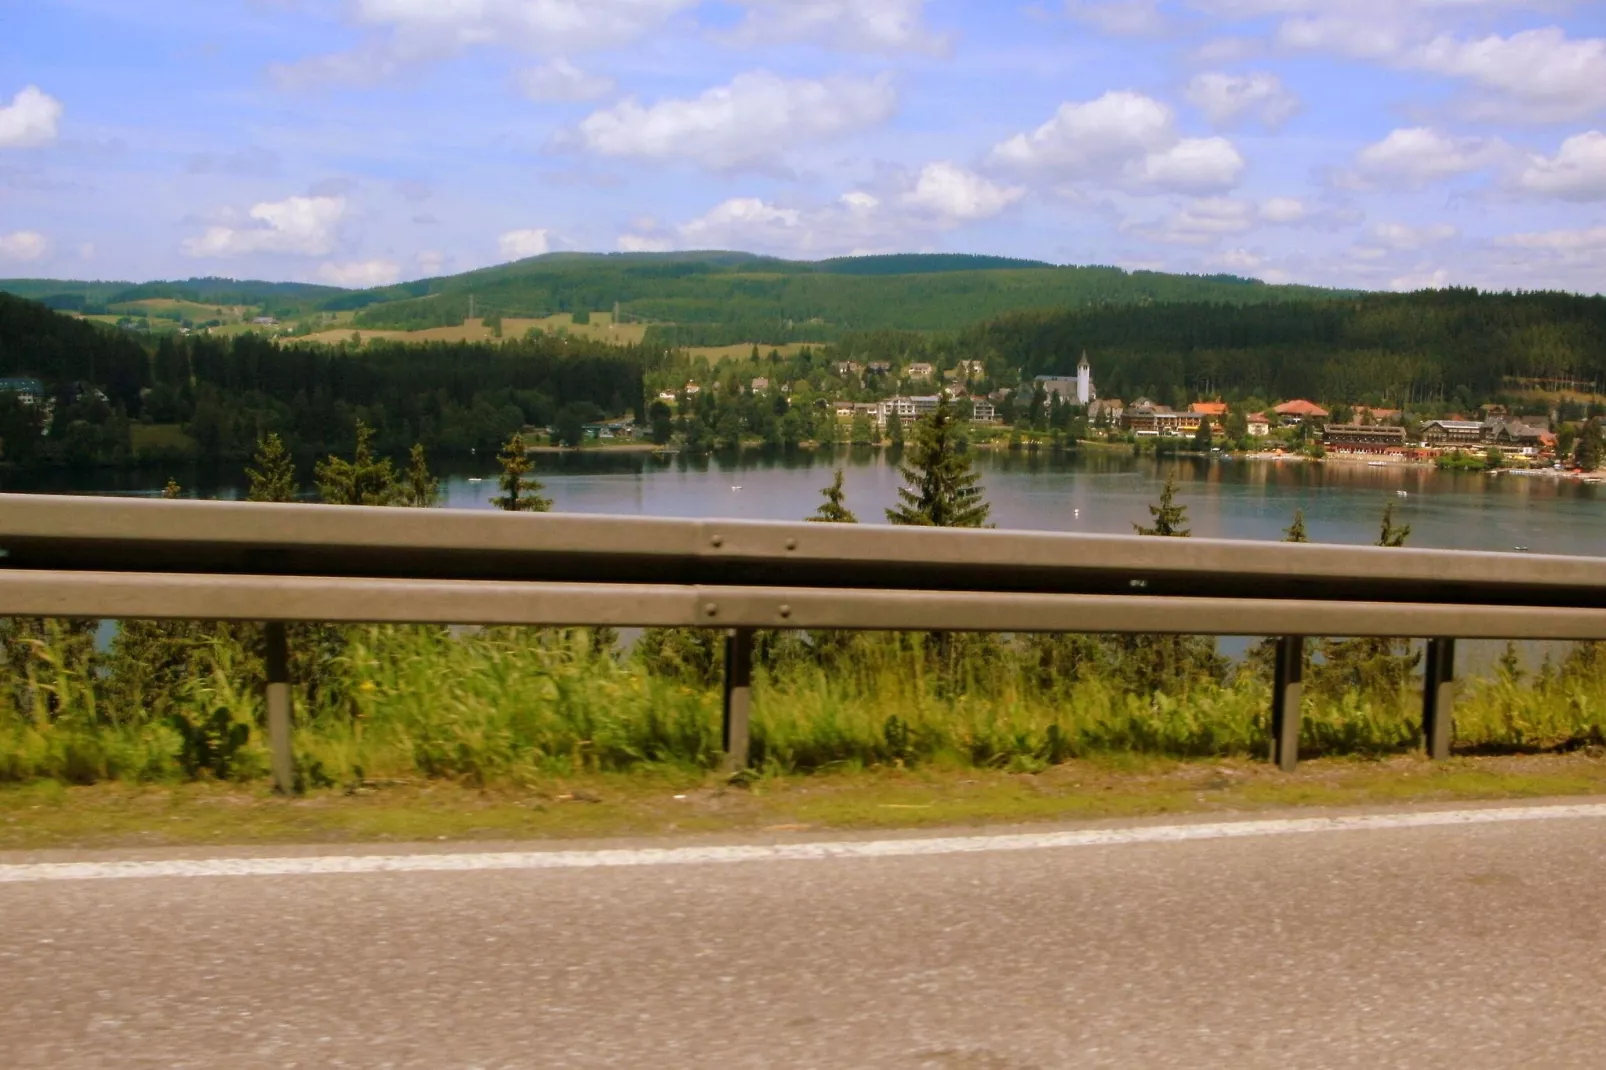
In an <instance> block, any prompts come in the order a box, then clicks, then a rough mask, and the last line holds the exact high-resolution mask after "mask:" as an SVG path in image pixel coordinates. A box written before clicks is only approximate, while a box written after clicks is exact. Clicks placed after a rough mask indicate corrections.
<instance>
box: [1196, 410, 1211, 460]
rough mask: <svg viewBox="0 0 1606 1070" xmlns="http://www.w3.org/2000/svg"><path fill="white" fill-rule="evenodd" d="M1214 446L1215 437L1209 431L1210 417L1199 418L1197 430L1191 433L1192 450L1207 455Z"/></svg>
mask: <svg viewBox="0 0 1606 1070" xmlns="http://www.w3.org/2000/svg"><path fill="white" fill-rule="evenodd" d="M1214 444H1215V435H1214V433H1213V432H1212V431H1211V429H1210V417H1208V416H1203V417H1200V419H1199V430H1197V431H1195V432H1194V433H1193V448H1194V449H1196V450H1198V451H1199V452H1200V453H1209V452H1210V448H1211V447H1212V446H1213V445H1214Z"/></svg>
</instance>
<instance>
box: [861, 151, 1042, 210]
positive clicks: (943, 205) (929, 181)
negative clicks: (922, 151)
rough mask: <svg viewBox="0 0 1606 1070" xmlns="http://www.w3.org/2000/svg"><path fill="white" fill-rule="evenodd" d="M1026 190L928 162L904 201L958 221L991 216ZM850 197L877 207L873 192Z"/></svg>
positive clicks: (948, 164) (943, 164)
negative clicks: (868, 199)
mask: <svg viewBox="0 0 1606 1070" xmlns="http://www.w3.org/2000/svg"><path fill="white" fill-rule="evenodd" d="M1025 193H1026V191H1025V189H1023V188H1021V187H1020V186H1000V185H997V184H996V183H993V182H989V181H988V180H987V179H985V178H982V177H981V176H980V175H978V174H975V173H974V172H971V171H967V170H965V169H964V168H962V167H959V166H957V165H955V164H952V163H947V162H941V163H929V164H927V165H926V166H925V167H924V168H922V169H921V171H920V176H919V178H918V179H916V181H915V184H914V188H913V189H911V190H909V191H908V192H907V193H905V194H904V196H903V203H904V204H906V205H908V206H909V207H911V208H914V209H918V210H921V211H925V212H929V213H931V214H932V215H934V216H936V217H938V218H939V219H942V220H947V221H952V222H956V223H959V222H970V221H973V220H977V219H989V218H991V217H993V216H995V215H997V214H998V213H999V212H1002V211H1003V210H1004V209H1005V208H1007V207H1009V206H1010V205H1011V204H1014V203H1015V202H1016V201H1018V200H1020V199H1021V197H1022V196H1024V195H1025ZM847 196H848V197H849V198H853V197H855V196H857V197H858V198H860V203H861V204H862V205H863V206H865V207H874V206H875V203H873V202H875V198H874V197H872V196H871V195H870V194H867V193H859V194H852V193H850V194H848V195H847ZM867 197H868V198H870V201H869V202H864V201H863V200H862V199H863V198H867ZM850 203H852V202H850Z"/></svg>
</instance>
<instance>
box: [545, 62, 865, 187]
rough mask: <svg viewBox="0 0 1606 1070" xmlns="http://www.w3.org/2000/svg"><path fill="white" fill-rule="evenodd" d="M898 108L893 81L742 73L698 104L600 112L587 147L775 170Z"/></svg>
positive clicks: (583, 139) (587, 123)
mask: <svg viewBox="0 0 1606 1070" xmlns="http://www.w3.org/2000/svg"><path fill="white" fill-rule="evenodd" d="M896 106H897V93H896V91H895V90H894V89H893V87H892V82H891V80H890V79H889V78H887V77H886V76H882V77H878V78H873V79H866V78H853V77H838V78H827V79H824V80H821V81H814V80H810V79H804V78H782V77H779V76H778V75H774V74H771V73H769V72H768V71H753V72H749V73H747V74H739V75H737V76H736V77H735V78H734V79H732V81H731V83H730V84H729V85H724V86H717V87H715V88H713V89H710V90H708V91H706V92H704V93H703V94H701V95H700V96H698V97H696V98H694V99H691V100H675V99H671V100H663V101H659V102H658V103H656V104H653V105H651V106H643V105H642V104H640V103H639V102H638V101H636V100H635V99H634V98H631V99H629V100H625V101H622V102H620V103H619V104H616V105H614V106H613V107H611V108H605V109H603V110H601V111H597V112H593V113H592V114H591V115H589V116H587V117H586V118H585V119H584V120H583V121H582V122H581V123H580V126H579V130H578V132H577V135H578V139H579V141H580V143H581V144H582V145H583V146H584V147H585V148H587V149H589V150H590V151H592V152H595V153H598V154H600V155H604V156H640V157H646V158H649V159H660V160H664V159H676V158H680V159H689V160H693V161H695V162H697V163H699V164H702V165H703V166H705V167H711V168H714V169H716V170H734V169H738V168H758V169H774V168H775V166H776V165H777V163H778V162H779V161H780V160H781V158H783V157H784V156H785V155H787V153H788V151H789V150H790V149H792V148H793V147H795V146H797V145H800V144H803V143H805V142H810V141H823V140H828V139H830V138H832V137H836V136H839V135H842V134H848V133H852V132H854V131H856V130H862V129H865V128H866V127H871V126H875V125H877V124H879V123H881V122H884V121H885V120H886V119H888V118H889V117H890V116H891V115H892V113H893V111H894V109H895V108H896Z"/></svg>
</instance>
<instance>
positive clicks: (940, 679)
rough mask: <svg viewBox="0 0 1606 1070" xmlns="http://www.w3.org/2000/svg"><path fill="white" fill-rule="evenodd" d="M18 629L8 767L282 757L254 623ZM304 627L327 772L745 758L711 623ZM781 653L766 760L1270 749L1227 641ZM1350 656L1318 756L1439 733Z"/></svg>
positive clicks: (1531, 740) (1555, 743)
mask: <svg viewBox="0 0 1606 1070" xmlns="http://www.w3.org/2000/svg"><path fill="white" fill-rule="evenodd" d="M0 628H3V631H0V641H3V642H0V649H3V652H4V655H5V656H4V663H3V664H0V781H24V780H32V779H37V778H50V779H56V780H61V781H65V782H70V783H90V782H94V781H100V780H127V781H162V780H178V779H183V778H187V777H197V776H227V777H229V778H232V779H239V780H252V779H256V778H260V777H263V776H265V775H266V772H267V765H268V763H267V758H266V752H265V749H264V742H265V741H264V740H263V738H262V733H261V731H260V727H259V726H260V725H261V723H262V716H263V710H262V706H261V699H260V695H261V679H262V667H261V660H260V653H259V641H260V640H259V637H258V636H257V635H256V634H255V632H254V630H253V629H250V628H242V627H224V626H202V625H129V626H127V627H125V629H124V634H123V636H121V637H120V638H119V640H118V644H117V645H116V646H114V648H113V649H112V650H111V651H110V652H100V653H97V652H96V651H95V650H94V648H93V644H92V643H91V642H88V641H87V640H86V635H87V633H86V631H85V629H84V628H83V627H81V626H73V625H68V624H54V623H50V622H16V621H12V622H0ZM292 642H293V643H294V644H295V670H296V673H297V676H298V679H299V681H300V682H299V683H298V685H297V693H296V716H297V728H296V747H297V751H298V765H299V767H300V769H301V771H302V773H303V775H304V777H305V778H306V780H307V782H308V783H311V784H342V783H349V782H352V781H354V780H359V779H365V778H367V779H372V778H408V779H417V778H449V779H452V780H457V781H462V782H466V783H471V784H485V785H492V784H523V783H531V782H535V781H539V780H541V779H542V778H547V777H551V776H554V775H567V774H574V773H579V772H587V771H624V770H634V769H642V768H649V767H676V768H680V769H693V770H700V769H712V768H714V767H715V766H716V765H717V763H718V760H719V757H720V755H719V738H720V695H719V687H718V680H717V673H718V659H717V656H716V655H715V654H714V653H713V651H714V649H715V648H714V645H713V644H712V643H710V642H709V641H708V640H707V637H706V636H697V635H693V634H689V633H675V632H666V633H653V634H649V636H647V637H645V638H644V639H643V640H642V641H641V642H640V643H638V644H637V645H636V649H635V650H634V652H633V653H630V654H621V653H619V652H617V651H615V650H613V649H612V648H611V647H610V646H608V645H607V644H605V643H600V644H599V643H598V642H596V641H595V639H594V637H593V636H592V635H591V634H589V633H587V632H584V631H580V630H531V629H487V630H483V631H472V632H467V633H462V632H455V631H452V630H448V629H443V628H427V627H393V626H371V627H345V628H330V627H324V626H307V627H304V628H301V629H297V630H296V631H295V632H294V634H293V636H292ZM1189 644H1192V645H1189ZM758 662H759V664H758V668H757V671H756V678H755V686H754V702H753V755H754V760H755V763H756V765H757V766H758V767H759V769H760V770H761V771H772V772H809V771H814V770H823V769H830V768H855V767H867V766H876V765H904V766H916V765H921V764H926V763H941V764H948V765H970V766H986V767H998V768H1011V769H1018V770H1028V771H1030V770H1037V769H1041V768H1044V767H1046V766H1048V765H1051V764H1054V763H1057V762H1062V761H1065V760H1067V759H1071V758H1076V757H1086V756H1091V755H1098V754H1105V753H1112V752H1139V753H1145V754H1156V755H1172V756H1179V757H1193V756H1231V755H1258V754H1261V753H1263V752H1264V750H1265V748H1266V739H1267V733H1268V706H1269V702H1270V687H1269V683H1268V681H1267V680H1266V678H1265V675H1264V671H1263V668H1264V666H1263V664H1262V663H1260V662H1258V661H1257V660H1256V659H1255V658H1253V657H1251V658H1248V659H1245V661H1244V662H1242V663H1240V664H1237V665H1232V664H1229V663H1227V662H1226V661H1225V659H1221V658H1219V657H1216V655H1215V654H1214V649H1213V645H1212V644H1209V643H1208V641H1194V640H1166V639H1160V640H1152V641H1136V640H1132V639H1098V638H1087V637H1078V638H1053V637H1035V636H1015V637H997V636H950V637H947V638H946V639H943V640H940V641H933V640H932V638H931V637H928V636H923V635H905V634H898V635H857V636H844V635H803V634H798V633H769V634H765V635H762V636H761V637H760V644H759V650H758ZM1324 679H1327V680H1328V681H1329V682H1328V683H1325V684H1322V683H1320V681H1322V680H1324ZM1338 679H1339V677H1338V674H1329V676H1328V677H1323V676H1322V674H1319V673H1318V674H1313V680H1315V681H1317V682H1318V683H1317V685H1316V686H1313V687H1312V688H1311V690H1310V691H1309V692H1308V693H1307V700H1306V704H1305V720H1304V729H1303V733H1302V746H1303V750H1304V752H1305V753H1306V754H1307V755H1309V754H1317V753H1320V754H1387V753H1391V752H1397V751H1401V750H1405V749H1408V748H1410V747H1413V746H1416V745H1417V743H1418V734H1419V731H1420V699H1419V697H1418V694H1417V693H1416V692H1415V691H1414V690H1413V689H1412V686H1411V685H1412V684H1413V681H1411V680H1405V681H1404V684H1405V686H1399V687H1394V686H1392V685H1391V686H1390V687H1389V688H1386V689H1384V690H1383V691H1382V692H1381V693H1379V691H1378V689H1377V687H1375V686H1372V687H1368V688H1365V689H1358V688H1354V687H1348V686H1339V684H1337V683H1334V682H1332V681H1334V680H1338ZM236 725H239V726H244V728H243V729H242V730H238V731H236V730H235V729H233V726H236ZM241 736H243V740H242V739H241V738H240V737H241ZM1456 736H1457V745H1458V747H1460V748H1463V749H1473V750H1478V749H1482V750H1500V749H1545V748H1557V747H1568V746H1574V745H1578V744H1581V743H1585V742H1600V741H1602V740H1603V739H1606V659H1603V657H1602V655H1601V654H1600V652H1599V650H1598V649H1597V648H1596V647H1593V646H1579V647H1578V648H1576V649H1575V650H1574V652H1573V653H1572V654H1571V655H1570V656H1569V657H1568V658H1567V659H1565V661H1564V662H1563V663H1562V664H1560V665H1556V666H1552V665H1549V664H1548V663H1547V664H1546V665H1545V666H1544V667H1542V668H1541V669H1540V670H1539V671H1537V672H1524V671H1523V670H1522V668H1521V667H1520V666H1519V665H1518V664H1517V662H1516V661H1515V659H1514V658H1508V659H1506V660H1505V661H1503V662H1502V664H1501V666H1500V667H1499V668H1498V669H1497V670H1496V671H1495V672H1494V673H1493V674H1492V675H1490V676H1488V677H1487V678H1481V679H1474V680H1468V681H1464V682H1463V684H1462V687H1461V690H1460V695H1459V697H1458V701H1457V706H1456Z"/></svg>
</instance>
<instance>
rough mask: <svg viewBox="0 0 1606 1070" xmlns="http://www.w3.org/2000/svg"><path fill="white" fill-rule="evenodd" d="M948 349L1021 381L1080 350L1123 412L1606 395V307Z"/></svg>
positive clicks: (1104, 328) (1136, 333)
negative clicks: (1599, 388) (1553, 390)
mask: <svg viewBox="0 0 1606 1070" xmlns="http://www.w3.org/2000/svg"><path fill="white" fill-rule="evenodd" d="M956 348H957V349H959V350H961V351H971V352H976V353H980V354H984V355H986V356H988V357H991V358H993V360H995V361H996V362H998V363H999V364H1001V365H1002V366H1006V367H1010V368H1021V369H1024V371H1025V374H1026V375H1027V376H1031V375H1039V374H1046V373H1050V372H1066V371H1069V370H1070V369H1071V368H1072V367H1074V365H1075V363H1076V360H1077V357H1078V355H1079V354H1080V353H1081V352H1082V351H1084V350H1086V351H1087V352H1088V354H1089V355H1090V356H1091V357H1092V359H1093V364H1094V371H1095V377H1096V379H1097V382H1098V385H1099V390H1100V393H1101V394H1103V395H1104V396H1106V397H1121V398H1124V399H1126V400H1129V401H1130V400H1132V399H1134V398H1136V397H1137V396H1139V395H1146V396H1148V397H1150V398H1152V399H1154V400H1156V401H1161V402H1172V401H1178V400H1187V399H1191V398H1194V397H1198V396H1201V395H1205V394H1221V395H1223V396H1226V397H1229V398H1232V397H1249V396H1254V397H1260V398H1290V397H1308V398H1315V399H1320V400H1326V401H1342V402H1350V403H1354V402H1361V401H1368V402H1373V403H1376V402H1383V401H1392V402H1398V401H1412V400H1421V399H1425V398H1443V399H1445V400H1451V399H1452V398H1457V397H1459V398H1460V400H1461V403H1462V404H1463V405H1470V404H1473V403H1476V402H1479V401H1482V400H1486V399H1488V398H1489V397H1491V396H1493V395H1495V394H1498V393H1500V392H1501V391H1502V389H1503V388H1504V387H1505V386H1507V385H1509V384H1508V383H1507V381H1506V377H1508V376H1512V377H1534V378H1550V379H1560V380H1582V381H1583V382H1585V383H1588V382H1599V383H1601V384H1602V385H1606V297H1581V296H1577V295H1573V294H1559V293H1527V294H1492V293H1479V292H1478V291H1475V290H1438V291H1424V292H1420V293H1414V294H1367V295H1364V296H1356V297H1351V298H1347V299H1342V300H1339V299H1324V300H1314V301H1300V302H1290V303H1280V304H1259V305H1255V304H1222V303H1206V304H1198V303H1190V304H1184V303H1175V302H1164V303H1157V304H1154V305H1149V306H1147V307H1145V308H1143V309H1142V310H1141V311H1138V310H1134V309H1131V308H1120V307H1115V306H1101V307H1094V308H1081V309H1067V310H1062V311H1051V312H1032V313H1020V314H1015V315H1008V316H1004V317H1002V318H999V319H997V320H994V321H992V322H989V323H986V324H982V325H979V326H976V327H974V328H971V329H969V330H967V331H965V332H962V333H961V335H960V337H959V339H958V344H957V346H956Z"/></svg>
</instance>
